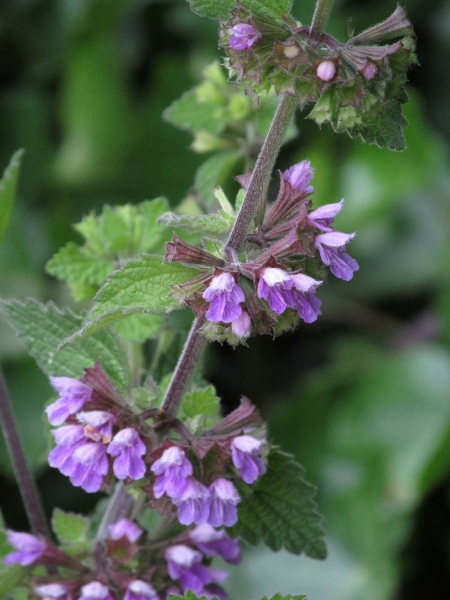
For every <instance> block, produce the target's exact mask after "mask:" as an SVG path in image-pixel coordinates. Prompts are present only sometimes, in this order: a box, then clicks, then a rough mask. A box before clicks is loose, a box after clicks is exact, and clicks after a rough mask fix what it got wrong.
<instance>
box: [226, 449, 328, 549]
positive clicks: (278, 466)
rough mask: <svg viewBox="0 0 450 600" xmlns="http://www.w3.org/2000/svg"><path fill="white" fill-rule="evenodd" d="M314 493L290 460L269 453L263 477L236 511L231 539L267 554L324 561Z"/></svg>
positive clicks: (313, 489) (296, 465)
mask: <svg viewBox="0 0 450 600" xmlns="http://www.w3.org/2000/svg"><path fill="white" fill-rule="evenodd" d="M315 493H316V490H315V488H314V486H312V485H311V484H310V483H308V482H307V481H305V479H304V470H303V468H302V467H301V466H300V465H299V464H298V463H296V462H295V461H294V460H293V457H292V456H290V455H288V454H284V453H283V452H280V451H279V450H276V449H275V450H272V451H271V452H270V454H269V459H268V468H267V473H266V474H265V475H263V476H262V477H261V478H260V479H259V480H258V481H257V482H256V483H255V484H254V486H252V494H251V496H249V498H247V499H246V500H245V501H244V502H242V504H241V505H240V506H239V507H238V522H237V523H236V525H234V527H232V528H231V533H232V535H234V536H240V537H242V538H243V539H244V540H245V541H246V542H247V543H249V544H251V545H252V546H255V545H256V544H258V543H260V542H264V544H266V546H268V547H269V548H270V549H271V550H274V551H277V550H280V549H281V548H285V549H286V550H287V551H288V552H292V553H293V554H301V553H305V554H306V555H308V556H310V557H311V558H325V557H326V554H327V552H326V547H325V543H324V540H323V536H324V532H323V529H322V527H321V521H322V518H321V516H320V515H319V513H318V512H317V506H316V503H315V501H314V499H313V498H314V495H315Z"/></svg>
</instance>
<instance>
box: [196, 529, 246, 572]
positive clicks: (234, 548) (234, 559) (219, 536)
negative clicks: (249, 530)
mask: <svg viewBox="0 0 450 600" xmlns="http://www.w3.org/2000/svg"><path fill="white" fill-rule="evenodd" d="M189 538H190V540H191V541H192V542H193V543H194V544H195V545H196V546H197V548H198V549H199V550H200V551H201V552H203V554H206V555H207V556H221V557H222V558H223V559H224V560H226V561H227V562H229V563H230V564H232V565H238V564H239V563H240V562H241V549H240V547H239V542H238V540H232V539H230V538H229V537H228V536H227V534H226V533H225V531H223V529H221V530H220V531H217V529H214V527H212V526H211V525H209V524H208V523H204V524H203V525H199V526H198V527H196V528H195V529H193V530H192V531H191V532H190V533H189Z"/></svg>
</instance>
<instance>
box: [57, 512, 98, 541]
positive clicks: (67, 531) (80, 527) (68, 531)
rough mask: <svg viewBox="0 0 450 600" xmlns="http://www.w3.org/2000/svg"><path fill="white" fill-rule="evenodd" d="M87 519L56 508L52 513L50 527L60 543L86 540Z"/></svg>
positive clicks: (88, 523)
mask: <svg viewBox="0 0 450 600" xmlns="http://www.w3.org/2000/svg"><path fill="white" fill-rule="evenodd" d="M89 525H90V522H89V519H88V518H86V517H83V516H82V515H76V514H75V513H66V512H63V511H62V510H60V509H59V508H56V509H55V510H54V511H53V515H52V529H53V531H54V533H55V535H56V537H57V538H58V541H59V542H60V543H61V544H75V543H78V542H84V541H86V536H87V532H88V529H89Z"/></svg>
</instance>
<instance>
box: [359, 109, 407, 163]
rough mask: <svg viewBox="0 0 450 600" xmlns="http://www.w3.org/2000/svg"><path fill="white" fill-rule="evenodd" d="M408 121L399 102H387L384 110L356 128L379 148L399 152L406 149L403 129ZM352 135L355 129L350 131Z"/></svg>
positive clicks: (363, 136)
mask: <svg viewBox="0 0 450 600" xmlns="http://www.w3.org/2000/svg"><path fill="white" fill-rule="evenodd" d="M407 124H408V122H407V120H406V119H405V117H404V116H403V114H402V108H401V105H400V103H399V102H396V101H394V100H391V101H389V102H385V104H384V105H383V110H382V111H381V112H380V113H379V114H378V115H377V117H376V118H375V119H373V120H371V121H370V120H369V121H365V122H364V126H362V127H360V128H358V127H356V128H355V132H357V133H358V134H359V135H360V136H361V138H362V139H363V140H364V141H365V142H366V143H367V144H375V145H377V146H378V147H379V148H389V149H390V150H396V151H398V152H400V151H402V150H405V149H406V142H405V136H404V135H403V129H404V128H405V127H406V126H407ZM349 133H350V135H352V133H353V131H352V130H350V131H349Z"/></svg>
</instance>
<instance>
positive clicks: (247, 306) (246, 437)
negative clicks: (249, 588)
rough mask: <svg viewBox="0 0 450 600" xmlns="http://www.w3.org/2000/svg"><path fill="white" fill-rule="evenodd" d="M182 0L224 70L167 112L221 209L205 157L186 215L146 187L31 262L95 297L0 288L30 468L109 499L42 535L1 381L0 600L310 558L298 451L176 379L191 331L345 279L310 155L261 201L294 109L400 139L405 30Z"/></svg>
mask: <svg viewBox="0 0 450 600" xmlns="http://www.w3.org/2000/svg"><path fill="white" fill-rule="evenodd" d="M190 3H191V7H192V9H193V11H194V12H196V13H198V14H199V15H202V16H207V17H210V18H213V19H217V20H218V21H219V32H220V33H219V40H220V46H221V47H222V49H223V51H224V52H225V54H226V57H225V66H226V68H227V70H228V76H229V79H231V80H232V81H233V84H230V83H228V82H227V79H226V77H225V76H224V73H223V71H222V68H221V67H220V66H219V65H218V64H214V65H211V66H210V67H208V68H207V69H206V71H205V79H204V81H203V82H202V83H201V84H200V85H198V86H197V87H196V88H194V90H192V91H191V92H188V93H187V94H186V95H184V96H183V97H182V98H181V99H180V100H179V101H177V102H175V103H174V104H173V105H172V106H171V107H170V108H169V109H168V110H167V112H166V117H167V119H168V120H170V121H172V122H173V123H175V124H177V125H180V126H181V127H184V128H185V129H189V130H191V131H192V132H193V133H194V136H195V137H194V148H196V149H197V150H198V151H202V152H208V151H215V152H216V154H215V155H214V157H213V160H214V161H215V163H214V164H216V166H218V167H220V169H221V173H222V176H223V174H224V172H225V173H226V172H227V169H228V171H229V172H231V170H232V168H233V167H234V166H235V165H236V162H237V161H239V160H241V161H242V162H243V163H244V165H245V171H246V172H245V173H244V174H243V175H241V176H239V177H238V181H239V184H240V186H241V190H240V191H239V192H238V194H237V198H236V201H235V202H234V204H233V203H231V202H230V201H229V199H228V198H227V197H226V195H225V193H224V192H223V190H222V189H220V188H215V189H214V190H213V189H212V187H209V189H208V186H207V184H206V182H207V177H205V173H209V174H210V173H211V165H212V164H213V163H211V159H209V161H210V162H209V170H205V169H203V171H201V170H200V172H199V173H200V174H198V176H197V180H196V183H197V185H196V192H195V193H194V194H193V196H191V197H190V198H189V202H186V203H185V204H186V205H188V204H189V203H190V206H191V208H192V205H193V204H195V205H196V208H195V210H191V212H189V211H185V212H184V213H183V212H182V211H181V210H179V212H178V214H175V213H172V212H169V211H168V204H167V201H166V200H165V199H164V198H157V199H155V200H151V201H147V202H143V203H142V204H140V205H136V206H130V205H125V206H117V207H112V208H111V207H108V206H107V207H105V209H104V211H103V212H102V214H101V215H100V216H95V215H92V214H91V215H89V216H88V217H86V218H85V219H83V221H82V222H81V223H80V224H79V225H77V230H78V231H79V233H81V235H82V236H83V237H84V239H85V242H84V244H83V245H81V246H78V245H76V244H74V243H70V244H68V245H66V246H65V247H64V248H63V249H62V250H60V251H59V252H58V253H57V254H56V256H55V257H54V258H53V259H52V260H51V261H50V262H49V264H48V271H49V273H51V274H53V275H55V276H56V277H58V278H59V279H61V280H63V281H65V282H66V283H67V284H68V285H69V287H70V290H71V292H72V294H73V296H74V299H75V300H77V301H79V300H87V299H93V302H92V305H91V308H90V309H89V310H87V312H86V313H85V314H84V315H83V317H79V316H77V315H75V314H73V313H72V312H71V311H70V310H66V309H59V308H57V307H56V306H55V305H54V304H52V303H49V304H47V305H42V304H40V303H38V302H37V301H34V300H27V301H25V302H18V301H10V302H3V303H2V307H3V312H4V314H5V315H6V317H7V319H8V320H9V321H10V323H11V324H12V326H13V327H14V328H15V329H16V330H17V332H18V335H19V337H20V338H21V339H22V341H23V342H24V344H25V345H26V347H27V348H28V350H29V352H30V353H31V354H32V356H33V357H34V358H35V359H36V360H37V362H38V364H39V366H40V367H41V368H42V369H43V370H44V371H45V373H46V374H47V375H48V376H49V377H50V382H51V384H52V386H53V388H54V389H55V392H56V394H57V395H58V399H56V400H55V401H53V402H52V403H50V404H49V406H48V407H47V409H46V413H47V417H48V421H49V423H50V425H51V426H53V427H54V428H53V429H52V431H51V433H52V434H53V437H54V447H53V449H52V450H51V451H50V454H49V463H50V465H51V466H52V467H54V468H57V469H59V471H61V473H63V474H64V475H66V476H67V477H68V478H69V479H70V481H71V483H72V484H73V485H74V486H80V487H81V488H83V489H84V490H85V491H87V492H97V491H99V490H101V491H103V492H106V494H109V495H110V498H109V502H108V503H105V505H104V507H103V508H102V509H99V510H101V514H102V518H101V519H98V518H97V519H94V521H92V522H91V521H90V520H89V519H88V518H86V517H82V516H78V515H73V514H64V513H63V512H62V511H59V510H56V511H55V514H54V517H53V520H52V529H53V532H50V531H49V529H48V526H47V523H46V522H45V519H44V518H43V516H42V515H43V513H42V509H41V508H40V504H39V501H38V499H37V496H36V492H35V489H34V486H33V484H32V482H31V479H30V477H29V475H28V471H27V469H26V462H25V460H24V457H23V455H22V452H21V448H20V443H19V440H18V438H17V435H16V433H15V429H14V425H13V422H12V419H11V414H10V411H9V408H8V403H7V397H6V391H5V389H4V385H3V384H2V385H1V393H0V396H1V412H2V421H3V425H4V430H5V437H6V438H7V440H8V442H9V446H10V451H11V454H12V457H13V461H14V464H15V467H16V472H17V477H18V480H19V484H20V487H21V490H22V494H23V498H24V502H25V504H26V507H27V511H28V515H29V519H30V523H31V527H32V533H20V532H13V531H7V532H5V533H4V537H5V539H4V544H3V548H4V558H3V563H4V566H3V569H2V570H1V580H0V588H1V590H2V595H8V596H9V597H11V598H17V599H19V598H24V597H28V598H33V599H34V598H44V599H47V600H48V599H51V600H122V599H124V600H147V599H154V600H156V599H158V598H159V599H161V600H162V599H165V598H168V597H169V596H171V595H172V596H175V597H178V596H183V595H186V596H187V597H188V598H190V600H194V599H195V598H196V597H200V596H204V597H206V598H212V597H217V598H219V599H222V598H226V593H225V591H224V590H223V588H222V587H221V583H222V582H223V580H224V579H225V578H226V576H227V574H228V573H227V572H226V571H224V570H222V569H218V568H216V567H214V566H212V564H211V563H212V560H213V559H214V557H215V556H220V557H222V558H223V559H225V561H227V562H228V563H230V564H231V565H233V564H237V563H238V562H239V561H240V558H241V554H240V547H239V540H240V539H241V540H243V541H244V542H247V543H249V544H251V545H255V544H257V543H259V542H263V543H265V544H266V545H267V546H269V547H270V548H271V549H272V550H278V549H280V548H282V547H284V548H286V549H287V550H288V551H290V552H293V553H295V554H300V553H305V554H306V555H308V556H310V557H314V558H324V557H325V554H326V549H325V545H324V541H323V530H322V528H321V517H320V515H319V513H318V512H317V509H316V505H315V502H314V499H313V498H314V493H315V490H314V488H313V486H311V485H310V484H309V483H307V482H306V481H305V479H304V475H303V470H302V468H301V466H300V465H298V464H296V463H295V461H294V460H293V458H292V457H291V456H289V455H286V454H284V453H283V452H282V451H281V450H280V449H278V448H276V447H273V446H271V444H270V438H268V437H267V435H266V425H265V423H264V421H263V420H262V419H261V417H260V415H259V414H258V412H257V410H256V409H255V407H254V406H253V405H252V403H251V402H250V400H248V399H247V398H242V400H241V404H240V406H239V407H238V408H237V409H235V410H234V411H233V412H231V413H230V414H228V415H227V416H225V417H223V418H221V417H220V411H219V399H218V398H217V396H216V394H215V391H214V388H213V387H212V386H208V385H206V384H205V383H204V382H202V380H201V377H200V375H199V374H198V373H197V374H196V377H195V382H194V381H193V379H194V378H192V377H191V376H192V374H193V371H194V368H195V367H196V365H197V363H198V358H199V355H200V352H201V350H202V348H203V347H204V345H205V343H206V342H207V341H210V342H213V341H219V342H226V343H229V344H231V345H233V346H235V345H237V344H245V342H246V340H247V338H249V337H250V336H256V335H261V334H271V335H273V336H275V335H279V334H281V333H282V332H284V331H288V330H292V329H294V328H295V327H296V325H297V324H298V322H299V319H302V320H303V321H304V322H305V323H311V322H313V321H315V320H316V319H317V318H318V317H319V316H320V314H321V312H320V307H321V301H320V299H319V297H318V296H320V286H322V285H323V284H324V278H326V277H327V271H331V274H332V276H334V277H338V278H340V279H343V280H344V281H349V280H351V279H352V277H353V276H354V273H355V272H356V271H357V270H358V268H359V267H358V264H357V262H356V261H355V260H354V259H353V258H352V257H351V256H350V254H348V252H347V246H348V245H349V243H350V242H351V240H352V239H353V237H354V235H355V234H354V233H343V232H340V231H336V230H335V228H334V219H335V217H336V216H337V215H338V214H339V212H340V211H341V210H342V209H343V201H342V200H341V201H337V199H336V201H335V202H333V203H330V204H325V205H322V206H320V207H319V208H314V206H313V200H312V195H313V186H312V184H311V181H312V178H313V168H312V166H311V164H310V163H309V162H308V160H306V159H305V160H303V161H302V162H300V163H298V164H294V165H292V166H291V167H290V168H289V169H287V170H285V171H284V172H279V173H278V177H279V191H278V195H277V197H276V198H275V200H274V201H273V202H272V203H270V204H268V202H267V197H268V183H269V180H270V178H271V176H272V171H273V168H274V164H275V160H276V157H277V155H278V152H279V149H280V146H281V145H282V143H283V141H284V140H285V139H286V137H288V136H289V135H290V130H291V129H292V127H293V125H292V117H293V114H294V111H295V109H296V108H297V106H299V107H300V109H301V110H303V111H304V112H307V117H308V118H309V119H312V120H314V121H315V122H316V123H317V124H318V125H322V124H324V123H329V124H330V125H331V127H332V128H333V129H334V130H335V131H344V132H347V133H348V134H349V135H350V136H352V137H359V138H361V139H362V140H364V141H365V142H367V143H370V144H377V145H379V146H382V147H388V148H391V149H393V150H401V149H402V148H403V147H404V138H403V133H402V129H403V127H404V126H405V124H406V122H405V120H404V118H403V116H402V112H401V104H402V103H404V102H406V100H407V97H406V93H405V91H404V85H405V82H406V71H407V68H408V67H409V65H410V64H411V63H413V62H414V61H415V55H414V35H413V31H412V27H411V24H410V23H409V21H408V20H407V18H406V15H405V11H404V10H403V8H400V7H397V8H396V10H395V11H394V13H393V14H392V15H391V16H390V17H388V18H387V19H386V20H385V21H383V22H382V23H379V24H378V25H374V26H373V27H370V28H369V29H366V30H365V31H363V32H362V33H359V34H356V35H354V34H353V33H352V34H351V37H350V38H349V39H348V40H347V41H346V42H344V43H341V42H338V41H337V40H335V39H334V38H333V37H331V36H330V35H328V34H327V33H325V31H324V28H325V25H326V22H327V18H328V15H329V13H330V10H331V5H332V0H317V4H316V9H315V12H314V16H313V21H312V24H311V26H307V25H304V24H301V23H299V22H297V21H296V20H295V19H294V18H293V17H292V16H291V15H290V8H291V0H242V1H241V2H235V0H224V1H222V2H217V1H216V0H190ZM272 110H274V111H275V116H274V117H273V120H272V123H271V125H270V127H269V129H268V133H267V135H265V134H264V138H262V137H261V136H262V130H263V129H264V128H263V126H262V123H263V121H264V118H266V117H267V114H268V113H270V111H272ZM262 115H263V116H264V118H263V117H262ZM258 153H259V154H258ZM256 156H257V160H256V163H255V164H254V158H256ZM19 159H20V154H17V155H15V156H14V157H13V159H12V161H11V164H10V166H9V167H8V169H7V171H6V172H5V176H4V179H3V183H2V189H1V192H2V194H3V197H6V196H7V197H8V198H12V195H13V193H14V188H15V185H16V180H17V174H18V168H19ZM210 179H211V178H210ZM213 179H214V178H213ZM213 184H214V181H213ZM11 202H12V200H11ZM219 205H220V208H219V209H218V206H219ZM7 212H8V211H3V213H2V217H1V218H2V219H3V223H2V224H1V225H2V228H3V229H4V226H5V220H6V218H7V215H6V213H7ZM5 215H6V216H5ZM174 230H175V231H176V232H177V233H176V234H175V233H174V234H173V237H172V239H171V241H168V240H169V239H170V236H171V235H172V232H173V231H174ZM178 233H179V234H180V235H178ZM180 236H181V237H180ZM165 241H167V245H166V249H165V255H164V242H165ZM186 305H187V306H189V307H190V308H191V309H192V311H193V313H194V315H195V319H194V322H193V325H192V328H191V330H190V333H189V335H188V337H187V340H186V342H185V345H184V348H183V350H182V352H181V355H180V357H179V360H178V363H177V364H176V367H175V368H174V369H172V371H171V372H170V373H167V372H164V370H163V369H160V368H159V366H158V365H159V364H160V362H161V360H163V358H164V355H165V353H169V352H173V348H172V346H171V345H170V326H171V324H172V328H173V327H174V326H175V325H174V321H172V322H171V321H170V320H168V319H167V318H166V316H165V315H166V313H169V312H170V311H174V310H175V309H179V308H180V307H183V306H186ZM149 339H152V340H154V342H155V343H154V344H153V346H152V347H153V348H154V355H153V356H152V357H151V362H150V364H148V365H147V363H146V362H145V359H144V357H145V354H144V352H143V345H144V343H145V342H146V341H147V340H149ZM168 339H169V342H168V341H167V340H168ZM280 598H281V596H280Z"/></svg>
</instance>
